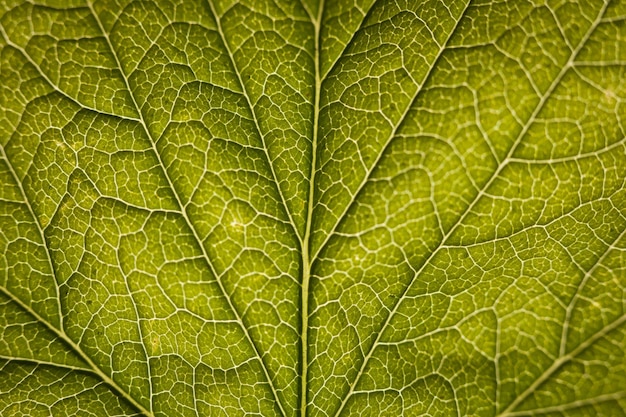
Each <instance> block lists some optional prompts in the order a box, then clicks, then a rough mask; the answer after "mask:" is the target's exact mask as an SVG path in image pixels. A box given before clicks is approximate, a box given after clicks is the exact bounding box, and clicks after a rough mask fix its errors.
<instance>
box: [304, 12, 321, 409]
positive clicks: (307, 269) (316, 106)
mask: <svg viewBox="0 0 626 417" xmlns="http://www.w3.org/2000/svg"><path fill="white" fill-rule="evenodd" d="M323 13H324V0H320V3H319V5H318V10H317V18H316V19H313V16H311V20H312V22H313V26H314V29H315V34H314V38H315V54H314V57H315V62H314V65H315V98H314V103H313V140H312V141H311V171H310V172H311V174H310V179H309V195H308V203H307V215H306V225H305V231H304V236H303V238H302V248H301V249H302V250H301V253H302V283H301V284H300V285H301V286H302V289H301V292H300V317H301V320H302V324H301V329H300V366H301V367H302V370H301V372H300V416H301V417H306V415H307V404H308V401H307V400H308V398H307V393H308V386H307V380H308V367H309V340H308V336H309V285H310V281H311V267H312V266H313V265H312V259H311V257H310V253H309V252H310V246H309V243H310V240H311V228H312V223H313V205H314V197H315V195H314V193H315V172H316V171H317V169H316V164H317V141H318V135H319V127H318V125H319V113H320V96H321V83H322V81H321V75H320V49H321V45H320V44H321V42H320V36H321V30H320V29H321V27H322V14H323Z"/></svg>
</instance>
